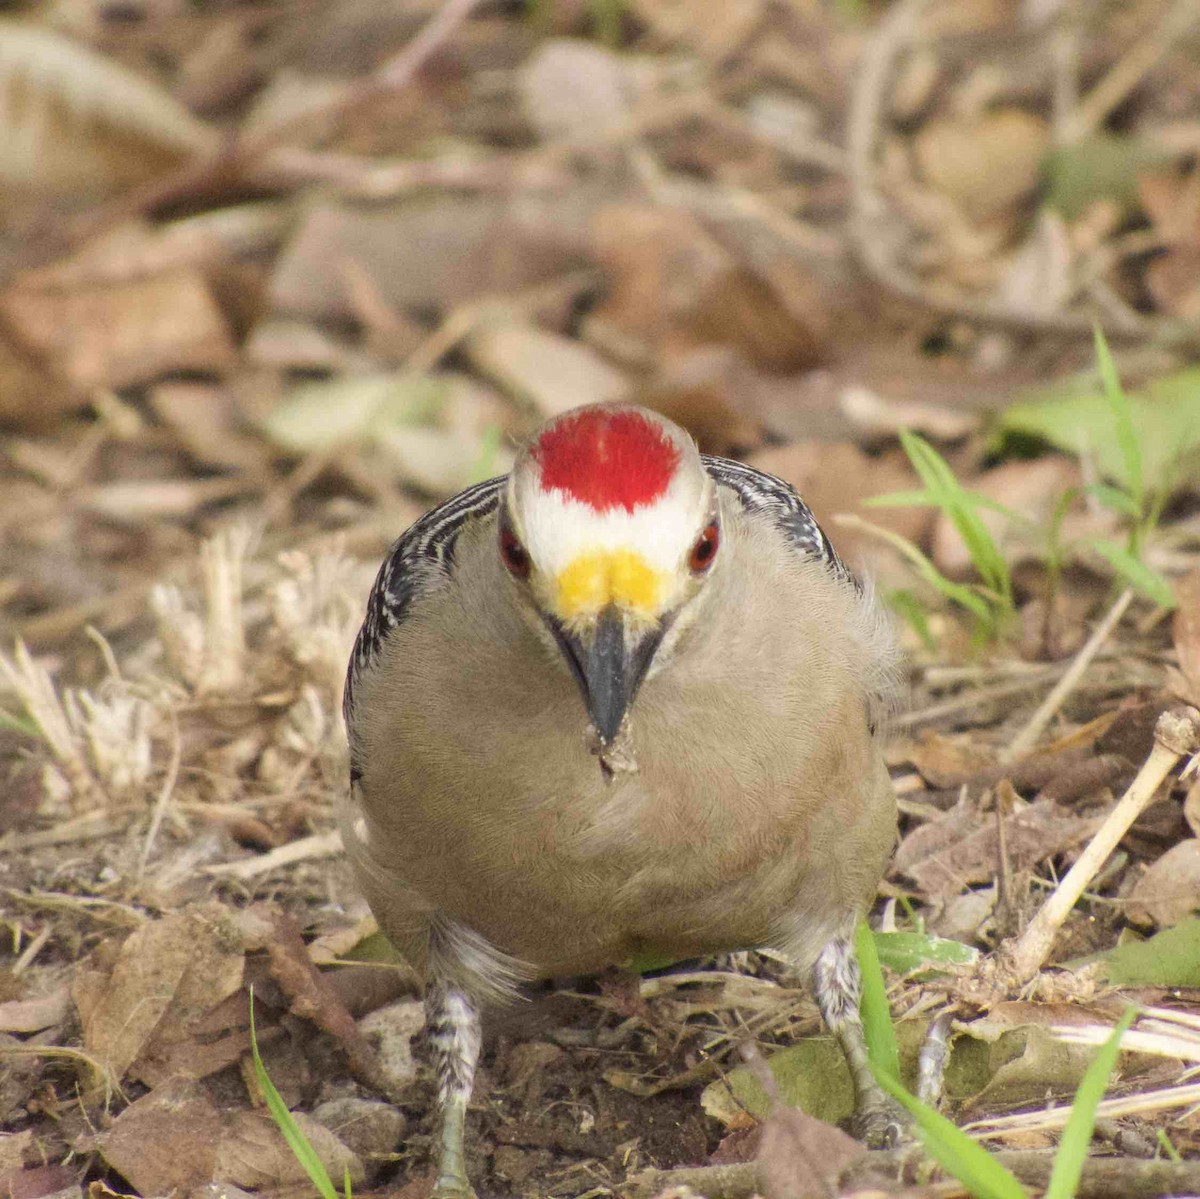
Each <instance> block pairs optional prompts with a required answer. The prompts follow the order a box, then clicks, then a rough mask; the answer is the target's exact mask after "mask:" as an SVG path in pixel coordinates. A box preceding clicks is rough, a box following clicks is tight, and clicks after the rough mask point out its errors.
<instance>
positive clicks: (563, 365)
mask: <svg viewBox="0 0 1200 1199" xmlns="http://www.w3.org/2000/svg"><path fill="white" fill-rule="evenodd" d="M464 349H465V350H466V353H467V356H468V357H469V358H470V360H471V362H472V364H473V365H474V366H475V367H476V369H478V370H479V371H480V372H481V373H482V374H485V375H487V376H488V378H489V379H491V380H492V382H493V383H495V384H496V386H497V387H499V388H500V389H501V390H502V391H504V392H507V393H508V394H509V395H511V396H515V397H516V398H518V399H520V400H522V401H523V402H525V403H527V404H529V405H531V406H532V407H533V408H534V409H535V410H536V411H537V412H538V413H539V414H540V415H541V416H543V417H551V416H557V415H559V413H562V412H566V411H567V409H568V408H576V407H578V406H579V405H581V404H599V403H604V402H606V401H615V400H626V399H629V397H630V394H631V390H632V388H631V384H630V382H629V380H628V379H627V378H626V377H625V376H624V375H623V374H622V373H621V372H620V371H619V370H617V369H616V367H614V366H610V365H609V363H607V362H606V361H605V360H604V359H603V358H601V357H600V355H599V354H597V353H596V352H595V350H593V349H591V348H589V347H588V346H586V345H584V344H583V343H582V342H578V341H571V340H570V339H569V338H566V337H560V336H559V335H558V334H557V333H547V332H545V331H544V330H542V329H535V328H533V327H532V326H530V325H521V324H496V325H485V326H483V327H482V328H480V329H478V330H476V331H475V332H474V333H472V334H471V336H470V337H469V338H467V341H466V344H465V346H464Z"/></svg>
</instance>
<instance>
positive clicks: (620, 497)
mask: <svg viewBox="0 0 1200 1199" xmlns="http://www.w3.org/2000/svg"><path fill="white" fill-rule="evenodd" d="M499 539H500V543H499V553H500V557H501V560H502V561H503V563H504V565H505V567H506V569H507V571H508V573H509V575H510V576H511V577H512V579H513V580H514V583H515V585H516V586H517V587H519V588H520V589H521V592H522V594H523V596H524V597H525V599H526V601H527V602H528V604H529V605H530V606H531V608H532V609H533V611H534V612H536V614H537V617H538V618H539V619H540V621H541V622H542V623H543V624H544V625H545V627H546V628H548V629H549V630H550V632H551V634H552V635H553V637H554V640H555V641H556V643H557V644H558V647H559V649H560V650H561V652H562V653H563V656H564V657H565V659H566V662H567V665H568V666H569V668H570V670H571V672H572V674H573V675H574V676H575V680H576V682H577V683H578V684H579V687H580V690H581V691H582V693H583V700H584V703H585V704H586V706H587V710H588V714H589V715H590V716H591V720H592V723H593V725H594V726H595V728H596V731H597V732H598V733H599V735H600V738H601V741H602V742H604V743H605V744H610V743H611V742H612V741H613V739H614V738H615V737H616V735H617V733H618V731H619V730H620V728H621V722H622V720H623V718H624V716H625V713H626V712H627V711H628V709H629V707H630V705H631V704H632V703H633V701H634V698H635V697H636V695H637V691H638V688H639V687H640V686H641V683H642V681H643V679H644V678H645V677H646V674H647V672H648V670H649V669H650V664H651V662H652V660H653V658H654V655H655V653H656V652H657V651H658V649H659V646H660V645H661V644H662V640H663V637H664V636H665V635H666V633H667V631H668V630H669V629H670V628H671V625H672V623H673V622H674V621H675V619H676V617H677V616H678V614H679V613H680V611H681V610H682V609H683V608H684V607H685V606H686V605H687V604H688V603H689V602H690V601H691V600H692V599H694V598H695V597H696V595H697V594H698V593H699V592H700V591H701V589H702V588H703V587H704V584H705V581H706V579H707V577H708V575H709V574H710V572H711V570H712V569H713V566H714V563H715V562H716V561H717V558H718V556H719V547H720V540H721V525H720V517H719V513H718V509H717V501H716V496H715V489H714V487H713V484H712V480H711V479H710V478H709V475H708V473H707V471H705V469H704V466H703V464H702V463H701V461H700V455H699V453H698V452H697V450H696V446H695V444H694V443H693V442H692V439H691V438H690V437H689V436H688V435H687V434H686V433H685V432H684V431H683V430H682V429H680V428H679V427H678V426H677V425H675V424H672V423H671V422H670V421H669V420H666V419H665V418H664V417H661V416H659V415H658V414H657V413H655V412H650V411H648V410H647V409H644V408H637V407H633V406H631V405H624V404H601V405H595V406H592V407H587V408H577V409H574V410H572V411H570V412H567V413H565V414H564V415H562V416H560V417H557V418H556V419H555V420H553V421H551V422H550V423H549V424H547V425H545V426H544V427H543V428H542V429H541V430H540V431H539V432H538V434H537V435H536V436H535V437H534V439H533V440H532V441H531V442H530V443H529V445H528V446H526V448H525V449H524V450H523V451H522V453H521V455H520V456H519V457H518V459H517V462H516V465H515V466H514V468H513V472H512V474H511V476H510V478H509V482H508V489H507V492H506V494H505V498H504V503H503V504H502V506H501V510H500V532H499Z"/></svg>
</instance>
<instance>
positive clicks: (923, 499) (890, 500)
mask: <svg viewBox="0 0 1200 1199" xmlns="http://www.w3.org/2000/svg"><path fill="white" fill-rule="evenodd" d="M862 506H863V507H864V508H936V507H937V506H938V502H937V500H936V499H935V498H934V496H933V495H932V494H931V493H930V492H928V491H885V492H884V493H883V494H882V495H871V496H868V497H867V498H866V499H865V500H863V502H862Z"/></svg>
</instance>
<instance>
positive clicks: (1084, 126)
mask: <svg viewBox="0 0 1200 1199" xmlns="http://www.w3.org/2000/svg"><path fill="white" fill-rule="evenodd" d="M1198 20H1200V5H1197V4H1196V0H1175V3H1174V4H1172V5H1171V7H1170V8H1168V9H1167V11H1166V12H1165V13H1164V14H1163V16H1162V20H1160V21H1159V22H1158V24H1157V25H1155V26H1154V28H1153V29H1151V30H1150V31H1149V32H1147V33H1146V34H1145V35H1144V36H1143V37H1142V38H1141V39H1140V40H1139V41H1136V42H1134V43H1133V45H1132V46H1130V47H1129V49H1128V50H1126V51H1125V53H1124V54H1123V55H1122V56H1121V57H1120V58H1119V59H1118V60H1117V61H1116V63H1114V64H1113V66H1112V67H1111V68H1110V69H1109V72H1108V74H1107V75H1105V76H1104V78H1103V79H1101V80H1100V82H1099V83H1097V84H1096V85H1095V87H1093V88H1092V90H1091V91H1090V92H1088V94H1087V95H1086V96H1084V98H1083V100H1082V101H1080V104H1079V107H1078V108H1076V110H1075V111H1074V112H1073V113H1072V114H1071V116H1070V117H1069V118H1068V119H1067V121H1066V124H1065V131H1064V132H1065V140H1066V141H1068V142H1072V141H1078V140H1079V139H1080V138H1082V137H1086V136H1087V135H1088V134H1089V133H1092V132H1094V131H1095V130H1096V129H1098V128H1099V127H1100V125H1101V124H1102V123H1103V122H1104V120H1105V118H1106V117H1107V116H1108V114H1109V113H1111V112H1112V110H1113V109H1114V108H1116V107H1117V105H1118V104H1120V103H1121V101H1122V100H1124V99H1125V98H1126V97H1127V96H1128V95H1129V93H1130V92H1132V91H1133V89H1134V88H1135V87H1137V85H1138V84H1139V83H1140V82H1141V81H1142V79H1143V78H1145V76H1146V75H1147V74H1148V73H1149V72H1150V71H1151V70H1153V68H1154V66H1155V64H1156V63H1157V62H1158V61H1159V59H1161V58H1162V57H1163V56H1164V55H1165V54H1167V53H1168V52H1169V51H1170V50H1171V47H1172V46H1174V45H1175V43H1176V42H1177V41H1178V40H1179V39H1180V38H1181V37H1182V36H1183V35H1184V34H1185V33H1186V32H1187V31H1188V29H1190V28H1191V26H1192V25H1193V24H1195V23H1196V22H1197V21H1198Z"/></svg>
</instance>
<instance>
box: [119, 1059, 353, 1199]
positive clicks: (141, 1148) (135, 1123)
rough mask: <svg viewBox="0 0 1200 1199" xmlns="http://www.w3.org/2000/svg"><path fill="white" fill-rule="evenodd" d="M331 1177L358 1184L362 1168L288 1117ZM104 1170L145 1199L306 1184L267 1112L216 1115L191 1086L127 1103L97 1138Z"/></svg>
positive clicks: (330, 1138)
mask: <svg viewBox="0 0 1200 1199" xmlns="http://www.w3.org/2000/svg"><path fill="white" fill-rule="evenodd" d="M293 1115H294V1118H295V1120H296V1122H297V1123H298V1124H299V1125H300V1129H301V1131H302V1132H303V1133H304V1135H305V1136H306V1137H307V1138H308V1139H309V1141H310V1142H311V1144H312V1146H313V1148H314V1149H315V1150H316V1153H317V1156H318V1157H319V1158H320V1159H321V1161H322V1162H323V1163H324V1164H325V1167H326V1169H327V1170H328V1171H329V1173H330V1176H331V1177H333V1178H338V1179H340V1178H341V1177H342V1174H343V1170H344V1169H346V1168H348V1169H349V1171H350V1178H351V1181H352V1182H355V1183H358V1182H361V1181H362V1179H363V1177H364V1173H363V1166H362V1162H361V1161H360V1160H359V1158H358V1157H357V1156H356V1155H355V1154H353V1153H351V1152H350V1150H348V1149H347V1148H346V1146H345V1145H343V1144H342V1142H341V1141H339V1140H338V1138H337V1137H336V1136H334V1134H333V1133H332V1132H330V1131H329V1129H327V1128H325V1127H324V1126H323V1125H320V1124H318V1123H317V1122H316V1121H315V1120H313V1119H311V1118H310V1117H309V1116H307V1115H306V1114H305V1113H304V1112H295V1113H293ZM96 1143H97V1146H98V1147H99V1149H100V1152H101V1154H102V1155H103V1157H104V1159H105V1161H106V1162H108V1164H109V1165H110V1166H111V1167H112V1168H113V1169H114V1170H116V1171H117V1172H118V1173H120V1174H121V1176H122V1177H123V1178H125V1179H127V1180H128V1181H129V1182H130V1183H131V1184H132V1185H133V1187H134V1188H135V1189H136V1190H137V1191H139V1192H140V1193H141V1194H143V1195H165V1194H167V1193H170V1192H172V1191H183V1192H185V1191H187V1190H189V1189H191V1188H192V1187H196V1186H200V1185H202V1184H204V1183H208V1182H230V1183H233V1184H234V1185H235V1186H243V1187H254V1188H261V1187H264V1186H280V1185H282V1184H286V1183H307V1180H308V1176H307V1174H306V1173H305V1171H304V1167H303V1166H302V1165H301V1164H300V1163H299V1161H297V1159H296V1157H295V1155H294V1154H293V1153H292V1152H291V1150H290V1149H289V1148H288V1146H287V1143H286V1142H285V1141H284V1139H283V1135H282V1134H281V1133H280V1131H279V1129H278V1128H277V1127H276V1125H275V1122H274V1120H273V1119H272V1118H271V1117H270V1115H268V1114H267V1113H266V1112H256V1111H246V1110H238V1109H233V1110H230V1109H228V1108H226V1109H224V1110H218V1108H217V1107H216V1105H215V1104H214V1103H213V1101H212V1100H211V1099H210V1098H209V1097H208V1094H207V1093H206V1092H205V1091H204V1090H203V1088H202V1087H201V1086H200V1085H199V1084H197V1083H194V1082H185V1081H174V1082H169V1083H166V1084H165V1085H163V1086H161V1087H158V1088H156V1089H155V1090H153V1091H151V1092H150V1093H149V1094H148V1095H145V1096H143V1097H142V1098H141V1099H138V1100H137V1101H136V1102H134V1103H132V1104H130V1106H129V1107H127V1108H126V1109H125V1110H124V1111H123V1112H122V1113H121V1114H120V1115H119V1116H118V1117H117V1118H116V1119H115V1120H114V1121H113V1123H112V1126H111V1127H110V1128H109V1129H107V1130H106V1131H105V1132H103V1133H101V1134H100V1135H99V1136H98V1137H97V1138H96Z"/></svg>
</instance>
